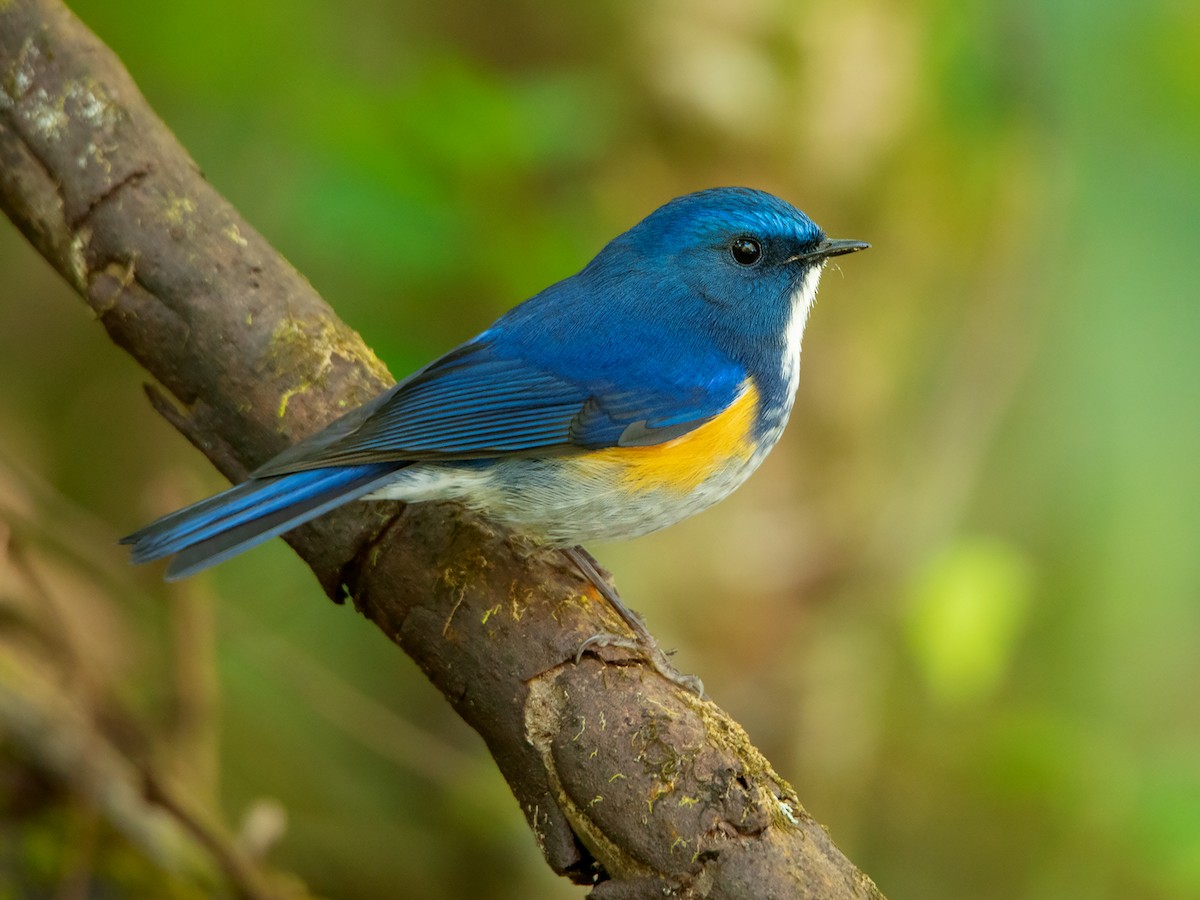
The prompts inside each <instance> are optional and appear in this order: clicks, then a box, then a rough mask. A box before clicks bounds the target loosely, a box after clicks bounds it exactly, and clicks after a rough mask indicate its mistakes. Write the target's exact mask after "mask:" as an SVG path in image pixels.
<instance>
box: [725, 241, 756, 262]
mask: <svg viewBox="0 0 1200 900" xmlns="http://www.w3.org/2000/svg"><path fill="white" fill-rule="evenodd" d="M729 252H730V254H731V255H732V256H733V260H734V262H736V263H737V264H738V265H739V266H752V265H754V264H755V263H756V262H758V261H759V260H760V259H762V245H761V244H759V242H758V241H756V240H754V238H748V237H740V238H738V239H737V240H736V241H734V242H733V243H732V244H730V245H729Z"/></svg>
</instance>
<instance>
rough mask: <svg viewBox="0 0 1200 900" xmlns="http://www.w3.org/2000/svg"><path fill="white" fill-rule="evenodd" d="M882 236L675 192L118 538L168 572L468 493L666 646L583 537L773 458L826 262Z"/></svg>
mask: <svg viewBox="0 0 1200 900" xmlns="http://www.w3.org/2000/svg"><path fill="white" fill-rule="evenodd" d="M869 246H870V245H869V244H867V243H865V242H863V241H858V240H838V239H831V238H829V237H827V236H826V234H825V232H824V231H823V230H822V229H821V228H820V227H819V226H818V225H817V224H816V223H815V222H813V220H812V219H810V218H809V217H808V216H807V215H805V214H804V213H803V212H801V211H800V210H799V209H797V208H796V207H794V206H793V205H791V204H790V203H788V202H787V201H785V200H782V199H780V198H779V197H776V196H774V195H772V194H770V193H767V192H765V191H761V190H756V189H751V188H743V187H725V188H710V189H707V190H701V191H698V192H695V193H691V194H687V195H684V196H681V197H677V198H676V199H674V200H671V201H670V202H668V203H666V204H665V205H663V206H661V207H659V208H658V209H656V210H655V211H653V212H652V213H650V214H649V215H648V216H646V217H645V218H644V219H642V220H641V221H640V222H638V223H637V224H636V225H634V226H633V227H632V228H630V229H629V230H627V231H625V232H624V233H623V234H620V235H619V236H617V237H616V238H614V239H613V240H611V241H610V242H609V243H608V244H607V245H606V246H604V247H603V249H601V251H600V252H599V253H598V254H597V255H596V256H595V257H594V258H593V259H592V260H591V261H590V262H589V263H587V265H585V266H584V267H583V269H581V270H580V271H579V272H577V273H576V274H574V275H572V276H570V277H568V278H565V279H563V280H561V281H559V282H557V283H555V284H553V285H551V286H550V287H547V288H546V289H544V290H542V291H541V292H539V293H537V294H536V295H534V296H533V297H531V298H529V299H528V300H525V301H524V302H522V303H520V304H518V305H517V306H515V307H513V308H512V309H510V310H509V311H508V312H507V313H505V314H504V315H502V316H501V317H500V318H499V319H497V320H496V322H495V323H494V324H493V325H491V327H489V328H487V329H486V330H484V331H483V332H481V333H480V334H479V335H477V336H476V337H474V338H472V339H471V340H468V341H467V342H465V343H463V344H461V345H460V346H458V347H456V348H455V349H453V350H451V351H449V352H448V353H446V354H445V355H443V356H441V357H439V358H437V359H435V360H434V361H433V362H431V363H429V364H428V365H426V366H425V367H424V368H422V369H420V370H418V371H417V372H415V373H413V374H412V375H410V376H408V377H407V378H405V379H403V380H402V381H400V382H399V383H398V384H396V385H395V386H393V387H392V388H390V389H388V390H386V391H384V392H383V393H382V394H380V395H379V396H378V397H376V398H375V399H373V400H371V401H368V402H367V403H366V404H364V405H363V406H361V407H359V408H357V409H355V410H352V411H351V412H349V413H347V414H345V415H343V416H342V417H341V418H339V419H337V420H335V421H334V422H333V423H331V424H330V425H328V426H327V427H326V428H324V429H323V430H321V431H319V432H317V433H316V434H314V435H312V436H311V437H308V438H306V439H304V440H301V441H300V442H298V443H297V444H295V445H293V446H292V447H290V448H288V449H286V450H284V451H283V452H282V453H280V454H279V455H278V456H276V457H274V458H273V459H271V460H269V461H268V462H266V463H265V464H264V465H262V466H261V467H259V468H258V469H256V470H255V471H253V472H252V473H251V474H250V475H249V477H248V478H247V479H246V480H245V481H243V482H242V483H240V484H238V485H236V486H234V487H232V488H229V489H228V490H226V491H224V492H222V493H219V494H216V495H215V496H212V497H210V498H208V499H205V500H201V501H200V502H198V503H194V504H192V505H191V506H187V507H185V508H183V509H180V510H178V511H176V512H173V513H170V514H168V515H166V516H163V517H162V518H160V519H158V520H157V521H155V522H152V523H151V524H149V525H147V526H145V527H144V528H142V529H140V530H138V531H136V532H134V533H132V534H130V535H128V536H127V537H124V538H122V539H121V543H123V544H128V545H130V546H131V548H132V549H131V559H132V561H133V562H134V563H146V562H150V561H152V560H158V559H162V558H165V557H173V559H172V560H171V562H170V564H169V566H168V568H167V570H166V578H167V579H168V580H175V579H180V578H184V577H187V576H189V575H192V574H194V573H196V572H199V571H201V570H203V569H206V568H208V567H209V566H212V565H215V564H217V563H219V562H222V561H224V560H227V559H229V558H230V557H232V556H235V555H236V554H239V553H241V552H243V551H245V550H248V549H249V548H251V547H254V546H256V545H258V544H260V543H262V542H264V541H266V540H268V539H270V538H272V537H274V536H276V535H279V534H281V533H284V532H286V531H288V530H290V529H292V528H295V527H297V526H299V525H301V524H303V523H304V522H307V521H309V520H310V519H313V518H315V517H317V516H320V515H322V514H323V513H326V512H328V511H330V510H332V509H334V508H336V507H338V506H341V505H343V504H345V503H349V502H351V501H354V500H402V501H406V502H409V503H414V502H422V501H430V500H441V501H445V500H451V501H457V502H458V503H461V504H463V505H465V506H467V507H470V508H472V509H474V510H476V511H478V512H479V513H480V514H482V515H483V516H484V517H485V518H487V519H489V520H491V521H494V522H497V523H499V524H501V525H504V526H507V527H508V528H510V529H513V530H515V531H517V532H519V533H523V534H525V535H527V536H529V537H530V538H532V539H533V540H535V541H536V542H538V543H541V544H544V545H547V546H549V547H552V548H557V549H559V550H560V551H561V552H562V553H563V554H565V556H566V557H567V558H568V559H570V560H571V562H572V563H574V564H575V566H576V567H577V568H579V569H580V571H581V572H582V573H583V575H584V576H586V577H587V578H588V579H589V580H590V581H591V582H592V583H593V584H594V585H595V586H596V587H597V589H598V590H599V591H600V593H601V594H602V595H603V596H604V597H605V598H606V599H607V600H608V601H609V602H610V603H612V604H613V606H614V608H615V609H616V610H617V612H618V613H620V614H621V616H622V618H623V619H624V620H625V622H626V623H627V624H628V625H629V627H630V628H631V630H632V631H633V633H634V634H635V636H636V641H637V642H639V643H640V644H642V645H643V646H645V645H646V643H647V642H649V644H653V641H652V639H651V638H650V637H649V633H648V632H647V631H646V629H645V626H644V624H643V623H642V622H641V620H640V617H638V616H637V615H636V614H634V613H633V612H632V611H631V610H628V609H627V608H626V607H625V606H624V604H623V603H622V602H621V600H620V598H619V596H617V594H616V592H615V590H613V589H612V588H611V587H610V586H609V585H608V584H607V582H606V580H605V579H604V578H603V576H602V575H601V573H600V571H599V566H598V564H597V563H596V561H595V559H594V558H593V557H591V555H590V554H589V553H588V552H587V551H586V550H584V548H583V545H584V544H585V543H590V542H593V541H608V540H615V539H624V538H633V537H638V536H640V535H644V534H648V533H650V532H653V531H657V530H658V529H660V528H665V527H667V526H669V525H673V524H675V523H676V522H678V521H680V520H682V519H685V518H687V517H689V516H691V515H694V514H696V513H698V512H700V511H702V510H704V509H706V508H708V507H709V506H711V505H713V504H714V503H716V502H718V501H719V500H721V499H723V498H724V497H726V496H727V495H728V494H729V493H730V492H731V491H733V490H734V489H735V488H737V487H738V486H739V485H741V484H742V482H744V481H745V480H746V478H747V477H749V475H750V474H751V473H752V472H753V471H754V470H755V469H757V468H758V466H759V464H760V463H762V461H763V459H764V458H765V457H766V455H767V454H768V452H769V451H770V450H771V448H772V447H773V446H774V445H775V443H776V442H777V441H778V440H779V437H780V435H781V434H782V433H783V430H784V426H785V424H786V423H787V420H788V417H789V415H790V413H791V410H792V406H793V401H794V398H795V396H796V390H797V385H798V383H799V378H800V350H801V339H802V337H803V335H804V330H805V326H806V324H807V322H808V318H809V312H810V311H811V310H812V307H813V304H814V301H815V299H816V294H817V287H818V283H819V281H820V278H821V273H822V270H823V269H824V267H825V265H826V263H827V262H828V261H829V260H830V259H832V258H834V257H836V256H840V255H843V254H848V253H853V252H856V251H859V250H863V249H866V248H867V247H869ZM598 637H600V636H598ZM600 640H601V642H608V640H607V639H606V638H603V637H600ZM581 652H582V648H581Z"/></svg>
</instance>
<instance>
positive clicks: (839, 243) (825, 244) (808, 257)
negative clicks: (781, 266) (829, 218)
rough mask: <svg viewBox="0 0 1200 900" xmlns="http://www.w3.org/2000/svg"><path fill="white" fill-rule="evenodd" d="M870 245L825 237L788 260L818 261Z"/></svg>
mask: <svg viewBox="0 0 1200 900" xmlns="http://www.w3.org/2000/svg"><path fill="white" fill-rule="evenodd" d="M870 246H871V245H870V244H868V243H867V242H866V241H843V240H837V239H834V238H825V239H824V240H823V241H821V243H819V244H817V246H815V247H813V248H812V249H811V250H809V251H808V252H807V253H798V254H796V255H795V256H793V257H791V258H789V259H788V262H794V261H797V260H804V261H805V262H818V261H819V260H822V259H828V258H829V257H831V256H841V255H843V254H845V253H856V252H858V251H859V250H866V249H867V248H868V247H870Z"/></svg>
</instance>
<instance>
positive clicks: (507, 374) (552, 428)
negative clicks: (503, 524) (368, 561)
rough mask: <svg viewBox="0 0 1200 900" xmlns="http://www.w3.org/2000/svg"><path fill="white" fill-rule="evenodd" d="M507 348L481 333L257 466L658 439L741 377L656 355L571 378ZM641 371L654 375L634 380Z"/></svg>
mask: <svg viewBox="0 0 1200 900" xmlns="http://www.w3.org/2000/svg"><path fill="white" fill-rule="evenodd" d="M511 349H512V348H507V347H505V346H504V344H503V342H497V341H493V340H491V339H489V333H486V332H485V334H484V335H481V336H480V338H478V339H476V340H475V341H473V342H471V343H469V344H465V345H463V346H462V347H459V348H458V349H457V350H454V351H452V352H451V353H449V354H447V355H446V356H443V357H442V358H441V359H439V360H437V361H436V362H434V363H433V364H431V365H430V366H428V367H427V368H425V369H423V370H422V371H420V372H418V373H417V374H416V375H414V376H412V377H411V378H409V379H408V380H406V381H404V382H401V383H400V384H398V385H397V386H396V387H394V388H393V389H392V390H391V391H389V392H388V393H387V394H385V395H383V396H382V397H380V398H379V399H377V400H376V401H374V402H373V403H371V404H369V405H368V406H367V407H365V408H364V409H362V410H359V411H357V412H356V413H352V414H351V415H350V416H347V417H346V418H345V419H343V420H339V421H338V422H335V423H334V424H333V425H332V426H330V428H329V429H326V431H324V432H320V433H318V434H317V435H314V436H313V437H312V438H309V439H308V440H306V441H304V442H301V443H300V444H297V445H296V446H295V447H293V448H291V449H290V450H288V451H286V452H285V453H283V454H281V455H280V456H278V457H276V458H275V459H273V460H271V461H270V462H269V463H267V464H266V465H265V466H263V467H262V468H261V469H260V470H258V471H257V472H256V473H255V474H256V475H258V476H263V475H276V474H282V473H286V472H296V471H303V470H306V469H315V468H325V467H328V466H345V465H362V464H371V463H380V462H416V461H423V460H446V461H448V460H454V459H479V458H490V457H496V456H507V455H514V454H516V455H540V456H545V455H553V454H568V453H578V452H583V451H586V450H589V449H601V448H605V447H613V446H644V445H648V444H657V443H662V442H664V441H668V440H671V439H673V438H675V437H678V436H680V435H682V434H685V433H687V432H688V431H690V430H692V429H693V428H696V427H697V426H699V425H701V424H703V423H704V422H706V421H708V420H709V419H711V418H712V417H713V416H716V415H717V414H719V413H720V412H722V411H723V410H724V409H725V408H726V407H727V406H728V405H729V404H730V403H732V402H733V400H734V399H735V398H736V396H737V394H738V392H739V391H740V389H741V385H742V383H743V382H744V380H745V375H744V372H743V371H742V369H741V368H740V367H738V366H735V365H733V364H731V363H730V362H729V361H728V360H722V361H721V362H722V363H723V364H722V365H720V366H719V367H716V368H714V367H713V366H711V365H709V366H705V365H703V364H698V365H695V366H689V367H687V370H686V376H685V377H684V378H676V379H666V378H664V377H663V376H662V373H661V372H659V371H658V370H657V369H655V367H654V360H648V361H647V360H643V366H640V367H638V368H633V369H631V368H630V367H629V366H626V365H612V364H611V363H610V365H609V366H606V367H603V368H602V369H601V367H597V366H595V365H593V366H592V367H591V369H589V368H588V367H583V371H582V372H577V373H576V374H574V375H568V374H565V373H563V372H562V371H554V370H553V369H552V368H551V365H550V364H549V363H547V362H545V361H544V360H539V359H530V358H529V357H528V356H527V355H525V354H522V355H521V356H520V357H516V356H514V355H513V354H512V353H511V352H505V351H506V350H509V351H511ZM572 368H577V367H572ZM647 368H648V369H649V371H651V372H654V373H655V375H654V377H653V378H646V377H641V378H639V374H638V373H639V372H644V371H646V370H647ZM700 373H706V375H707V378H706V379H704V380H701V375H700ZM680 381H683V382H684V383H682V384H680V383H679V382H680Z"/></svg>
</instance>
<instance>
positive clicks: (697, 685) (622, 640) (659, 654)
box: [575, 632, 704, 697]
mask: <svg viewBox="0 0 1200 900" xmlns="http://www.w3.org/2000/svg"><path fill="white" fill-rule="evenodd" d="M601 647H621V648H622V649H624V650H631V651H633V652H634V653H637V654H638V655H639V656H640V657H642V658H643V659H645V660H646V662H648V663H650V666H651V668H653V669H654V671H655V672H657V673H658V674H659V675H661V676H662V677H663V678H665V679H667V681H669V682H671V683H672V684H677V685H679V686H680V687H681V688H683V689H684V690H685V691H691V692H692V693H694V694H695V695H696V696H697V697H703V696H704V682H703V681H701V680H700V678H699V677H698V676H696V675H686V674H684V673H683V672H680V671H679V670H678V669H676V668H675V667H674V666H673V665H671V661H670V659H669V658H668V654H667V652H666V651H664V650H663V649H662V648H661V647H659V646H658V643H657V642H656V641H653V642H652V643H651V644H650V645H647V644H645V643H644V642H643V641H641V640H639V639H638V638H636V637H626V636H624V635H620V634H609V633H607V632H605V633H602V634H593V635H592V636H591V637H590V638H588V639H587V640H586V641H584V642H583V643H582V644H580V645H579V649H578V650H577V651H576V652H575V663H576V665H578V663H579V661H580V660H581V659H583V657H584V654H585V653H587V652H588V651H589V650H598V649H599V648H601Z"/></svg>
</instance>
